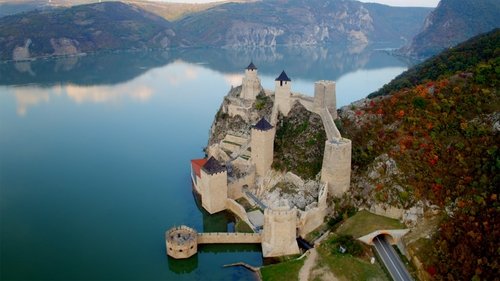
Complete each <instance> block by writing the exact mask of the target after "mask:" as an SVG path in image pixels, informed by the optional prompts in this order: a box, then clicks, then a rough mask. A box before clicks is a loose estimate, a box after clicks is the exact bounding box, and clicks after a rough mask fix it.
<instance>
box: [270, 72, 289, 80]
mask: <svg viewBox="0 0 500 281" xmlns="http://www.w3.org/2000/svg"><path fill="white" fill-rule="evenodd" d="M274 81H292V80H290V78H288V75H286V72H285V71H284V70H283V71H282V72H281V74H280V76H278V78H276V80H274Z"/></svg>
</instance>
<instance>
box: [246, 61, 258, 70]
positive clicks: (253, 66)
mask: <svg viewBox="0 0 500 281" xmlns="http://www.w3.org/2000/svg"><path fill="white" fill-rule="evenodd" d="M247 69H248V70H255V69H257V67H256V66H255V64H253V62H250V64H249V65H248V66H247Z"/></svg>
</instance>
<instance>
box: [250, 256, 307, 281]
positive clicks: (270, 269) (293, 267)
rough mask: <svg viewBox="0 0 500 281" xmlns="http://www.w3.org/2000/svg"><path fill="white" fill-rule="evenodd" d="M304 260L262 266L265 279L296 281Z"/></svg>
mask: <svg viewBox="0 0 500 281" xmlns="http://www.w3.org/2000/svg"><path fill="white" fill-rule="evenodd" d="M304 260H305V259H301V260H290V261H286V262H282V263H278V264H273V265H268V266H264V267H262V268H261V270H260V272H261V274H262V279H263V280H264V281H294V280H298V276H299V271H300V268H301V267H302V265H304Z"/></svg>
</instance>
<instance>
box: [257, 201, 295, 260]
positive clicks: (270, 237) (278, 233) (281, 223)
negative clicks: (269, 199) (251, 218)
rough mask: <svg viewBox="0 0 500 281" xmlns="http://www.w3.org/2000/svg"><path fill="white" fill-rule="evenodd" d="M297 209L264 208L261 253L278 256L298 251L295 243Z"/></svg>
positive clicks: (267, 255) (266, 255)
mask: <svg viewBox="0 0 500 281" xmlns="http://www.w3.org/2000/svg"><path fill="white" fill-rule="evenodd" d="M296 237H297V209H291V210H290V209H289V207H282V208H279V209H275V210H272V209H270V208H267V209H265V210H264V228H263V232H262V255H263V256H264V257H265V258H267V257H280V256H288V255H295V254H298V253H300V250H299V246H298V244H297V240H296Z"/></svg>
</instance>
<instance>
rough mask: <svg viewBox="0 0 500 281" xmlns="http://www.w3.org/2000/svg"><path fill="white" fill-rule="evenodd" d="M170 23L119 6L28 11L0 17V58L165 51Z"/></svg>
mask: <svg viewBox="0 0 500 281" xmlns="http://www.w3.org/2000/svg"><path fill="white" fill-rule="evenodd" d="M174 35H175V33H174V31H173V30H172V25H171V23H170V22H168V21H166V20H164V19H163V18H161V17H159V16H156V15H154V14H151V13H148V12H146V11H144V10H142V9H139V8H137V7H136V6H133V5H129V4H124V3H120V2H103V3H100V4H90V5H81V6H75V7H71V8H58V9H53V10H47V11H45V10H44V11H38V10H37V11H31V12H26V13H22V14H17V15H12V16H6V17H3V18H0V59H2V60H8V59H14V60H25V59H30V58H34V57H46V56H58V55H75V54H79V53H85V52H95V51H98V50H99V51H106V50H118V49H145V48H165V47H168V46H170V45H171V44H170V40H171V38H172V37H174Z"/></svg>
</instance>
